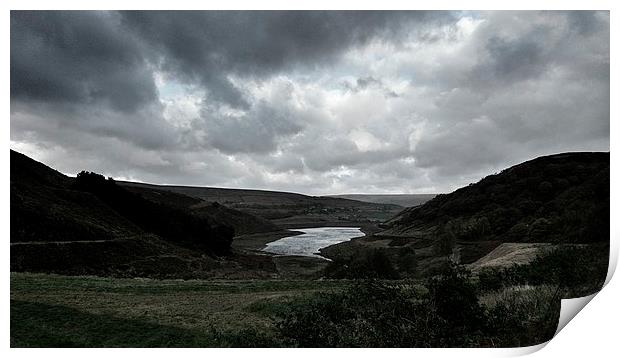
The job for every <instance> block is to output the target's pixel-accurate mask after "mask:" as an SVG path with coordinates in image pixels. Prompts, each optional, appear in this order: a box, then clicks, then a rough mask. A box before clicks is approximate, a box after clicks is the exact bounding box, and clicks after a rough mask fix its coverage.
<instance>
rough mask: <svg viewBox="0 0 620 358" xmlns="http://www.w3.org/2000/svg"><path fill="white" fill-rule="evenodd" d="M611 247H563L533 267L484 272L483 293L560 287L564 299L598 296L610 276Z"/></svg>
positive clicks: (480, 277) (536, 260)
mask: <svg viewBox="0 0 620 358" xmlns="http://www.w3.org/2000/svg"><path fill="white" fill-rule="evenodd" d="M608 259H609V245H605V244H601V245H588V246H583V245H582V246H563V247H559V248H556V249H554V250H552V251H551V252H549V253H546V254H544V255H541V256H538V257H536V259H534V261H533V262H532V263H530V264H529V265H515V266H512V267H508V268H503V269H486V270H482V271H481V272H480V273H479V274H478V276H479V280H480V287H481V288H482V289H483V290H499V289H502V288H505V287H511V286H518V285H526V284H528V285H553V286H557V287H560V289H561V293H562V298H572V297H581V296H587V295H590V294H592V293H594V292H598V291H599V290H600V289H601V288H602V287H603V283H604V282H605V277H606V276H607V268H608Z"/></svg>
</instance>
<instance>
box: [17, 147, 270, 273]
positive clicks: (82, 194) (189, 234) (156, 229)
mask: <svg viewBox="0 0 620 358" xmlns="http://www.w3.org/2000/svg"><path fill="white" fill-rule="evenodd" d="M10 159H11V176H10V182H11V218H10V220H11V235H10V241H11V270H12V271H33V272H55V273H65V274H98V275H114V276H154V277H178V276H192V277H207V276H210V275H211V273H209V271H210V270H212V269H214V268H217V267H220V266H221V265H220V264H221V263H223V262H224V261H226V262H227V267H229V268H234V267H236V268H240V267H241V268H243V266H248V265H249V266H253V265H256V264H257V263H256V262H251V261H250V262H242V261H247V258H244V256H243V255H241V256H239V255H237V254H235V255H232V256H230V257H229V258H225V259H222V258H220V257H218V256H221V255H228V254H229V253H230V244H231V242H232V239H233V233H234V230H233V228H232V227H231V226H229V225H228V224H229V223H231V222H233V221H234V223H237V222H239V221H243V222H244V224H243V225H242V226H243V227H244V228H250V227H251V226H252V225H254V226H257V227H258V226H260V225H263V226H262V227H260V228H261V229H263V230H270V229H272V228H275V226H273V225H271V226H270V225H269V223H265V222H264V220H261V219H258V218H254V220H253V219H252V217H251V216H250V215H248V214H244V213H241V212H237V211H235V210H233V209H226V208H211V207H210V206H209V207H207V208H200V207H198V208H197V209H196V210H195V212H190V211H189V210H188V209H187V208H186V207H185V206H187V205H191V204H199V203H201V202H202V200H199V199H195V198H190V197H186V196H182V195H179V194H174V193H169V192H163V193H154V192H153V193H151V197H152V196H157V195H160V196H165V197H166V198H165V200H160V201H157V200H149V197H148V196H143V195H140V194H139V193H135V192H132V191H128V190H126V189H124V188H123V187H122V186H119V185H117V184H116V182H114V180H112V179H111V178H108V179H105V178H104V177H103V176H100V175H98V174H95V173H89V172H82V173H80V174H79V175H78V176H77V178H70V177H67V176H65V175H63V174H61V173H59V172H57V171H55V170H53V169H51V168H49V167H47V166H45V165H43V164H41V163H39V162H37V161H35V160H32V159H31V158H28V157H27V156H25V155H23V154H20V153H17V152H14V151H11V156H10ZM190 203H191V204H190ZM221 212H226V213H228V214H230V218H232V219H230V218H227V220H221V219H222V217H224V216H226V215H222V214H221ZM256 223H259V224H256ZM223 260H224V261H223ZM239 260H241V261H239ZM258 264H259V265H263V266H265V265H267V266H269V265H271V266H273V264H269V263H267V264H263V263H258ZM267 266H265V267H267ZM267 268H268V267H267ZM259 274H260V273H259Z"/></svg>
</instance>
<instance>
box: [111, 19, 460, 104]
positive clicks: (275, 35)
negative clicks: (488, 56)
mask: <svg viewBox="0 0 620 358" xmlns="http://www.w3.org/2000/svg"><path fill="white" fill-rule="evenodd" d="M121 16H122V17H123V19H124V23H125V24H126V25H127V26H128V27H132V28H135V29H136V30H137V31H138V32H139V33H140V34H141V35H142V36H143V37H144V38H145V39H147V40H148V41H149V42H150V43H151V44H152V46H154V48H155V50H156V51H157V52H158V53H159V54H162V53H163V56H162V57H161V61H162V65H163V67H164V68H165V69H166V70H167V71H170V72H173V73H174V74H175V75H176V76H180V77H182V78H184V79H185V80H194V81H198V82H200V83H202V84H203V85H204V86H205V87H206V88H208V89H209V95H210V98H211V99H213V100H218V101H223V102H225V103H227V104H230V105H231V106H234V107H247V106H248V103H247V98H245V97H244V95H243V93H241V92H240V91H239V89H237V88H236V87H235V86H234V84H233V83H231V81H230V80H229V79H228V78H227V76H228V75H230V74H239V75H250V76H264V75H267V74H271V73H273V72H275V71H279V70H283V69H292V68H294V66H296V65H300V64H302V65H306V66H310V67H315V66H320V65H322V64H325V63H326V62H328V61H333V60H335V58H336V57H337V56H338V55H339V54H340V53H342V52H343V51H346V50H347V49H348V48H349V47H351V46H355V45H359V44H362V43H364V42H366V41H368V40H370V39H373V38H376V37H386V38H390V39H391V40H394V38H395V37H398V36H402V35H403V34H402V31H401V30H402V29H403V26H405V25H408V24H409V25H410V24H412V23H413V24H419V25H420V26H419V29H420V31H423V29H424V27H425V26H431V25H436V24H440V23H443V22H446V21H448V20H450V19H452V18H453V15H452V14H451V13H449V12H423V11H416V12H396V11H346V12H344V11H343V12H339V11H225V12H218V11H212V12H186V11H174V12H168V11H165V12H160V11H147V12H144V11H140V12H122V13H121Z"/></svg>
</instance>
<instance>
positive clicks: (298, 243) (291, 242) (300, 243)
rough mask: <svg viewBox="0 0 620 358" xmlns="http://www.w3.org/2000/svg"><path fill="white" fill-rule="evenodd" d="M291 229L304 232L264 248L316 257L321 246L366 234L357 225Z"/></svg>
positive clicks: (285, 253) (288, 253) (274, 251)
mask: <svg viewBox="0 0 620 358" xmlns="http://www.w3.org/2000/svg"><path fill="white" fill-rule="evenodd" d="M291 230H293V231H301V232H303V234H302V235H296V236H288V237H285V238H282V239H280V240H276V241H273V242H270V243H268V244H267V247H265V248H264V249H263V250H264V251H267V252H271V253H273V254H278V255H297V256H312V257H316V255H318V254H319V249H321V248H324V247H327V246H330V245H334V244H337V243H340V242H344V241H349V240H351V239H352V238H354V237H360V236H364V233H363V232H362V231H360V229H359V228H357V227H315V228H307V229H291Z"/></svg>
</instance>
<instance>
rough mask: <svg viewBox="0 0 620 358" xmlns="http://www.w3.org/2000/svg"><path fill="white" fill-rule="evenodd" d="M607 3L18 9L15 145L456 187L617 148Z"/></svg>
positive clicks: (230, 169)
mask: <svg viewBox="0 0 620 358" xmlns="http://www.w3.org/2000/svg"><path fill="white" fill-rule="evenodd" d="M609 121H610V118H609V12H607V11H605V12H590V11H576V12H507V11H500V12H469V11H467V12H444V11H435V12H421V11H411V12H74V11H71V12H16V11H12V12H11V148H13V149H15V150H18V151H20V152H23V153H24V154H26V155H29V156H31V157H33V158H35V159H37V160H39V161H42V162H44V163H46V164H47V165H50V166H52V167H54V168H55V169H58V170H60V171H61V172H64V173H67V174H70V175H75V174H76V173H77V172H79V171H80V170H90V171H96V172H99V173H102V174H105V175H107V176H112V177H114V178H118V179H127V180H137V181H143V182H150V183H160V184H184V185H202V186H222V187H238V188H256V189H271V190H284V191H294V192H300V193H306V194H314V195H322V194H337V193H436V192H449V191H452V190H454V189H456V188H458V187H461V186H463V185H467V184H468V183H471V182H476V181H478V180H479V179H480V178H482V177H484V176H486V175H488V174H492V173H494V172H498V171H500V170H502V169H504V168H506V167H508V166H510V165H514V164H517V163H519V162H522V161H525V160H528V159H532V158H534V157H537V156H540V155H546V154H552V153H558V152H565V151H608V150H609Z"/></svg>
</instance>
